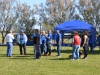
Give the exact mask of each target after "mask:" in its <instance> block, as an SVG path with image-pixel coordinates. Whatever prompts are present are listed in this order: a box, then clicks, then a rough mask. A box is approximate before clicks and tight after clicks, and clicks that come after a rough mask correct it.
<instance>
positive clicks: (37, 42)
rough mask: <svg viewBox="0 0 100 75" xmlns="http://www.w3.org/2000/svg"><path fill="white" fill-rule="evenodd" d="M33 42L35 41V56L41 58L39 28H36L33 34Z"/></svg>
mask: <svg viewBox="0 0 100 75" xmlns="http://www.w3.org/2000/svg"><path fill="white" fill-rule="evenodd" d="M32 37H33V43H34V54H35V55H34V58H35V59H39V57H40V34H39V30H38V29H35V33H34V34H33V36H32Z"/></svg>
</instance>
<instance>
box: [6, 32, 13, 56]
mask: <svg viewBox="0 0 100 75" xmlns="http://www.w3.org/2000/svg"><path fill="white" fill-rule="evenodd" d="M13 39H14V36H13V34H12V31H10V32H9V33H8V34H7V35H6V43H7V57H11V56H12V49H13Z"/></svg>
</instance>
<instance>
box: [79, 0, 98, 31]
mask: <svg viewBox="0 0 100 75" xmlns="http://www.w3.org/2000/svg"><path fill="white" fill-rule="evenodd" d="M77 8H78V11H79V15H80V16H81V19H82V20H83V21H85V22H88V23H89V24H91V25H93V26H94V27H95V28H96V29H97V28H99V31H100V26H99V24H100V21H99V20H100V0H79V2H78V3H77Z"/></svg>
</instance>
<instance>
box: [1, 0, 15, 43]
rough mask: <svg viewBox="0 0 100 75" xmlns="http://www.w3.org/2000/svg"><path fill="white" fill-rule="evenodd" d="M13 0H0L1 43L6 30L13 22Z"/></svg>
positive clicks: (9, 28)
mask: <svg viewBox="0 0 100 75" xmlns="http://www.w3.org/2000/svg"><path fill="white" fill-rule="evenodd" d="M14 3H15V0H0V28H1V34H2V43H4V39H5V36H6V34H7V33H8V31H10V30H11V29H12V27H13V25H14V22H15V15H14V14H13V5H14Z"/></svg>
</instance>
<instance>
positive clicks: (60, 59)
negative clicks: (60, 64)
mask: <svg viewBox="0 0 100 75" xmlns="http://www.w3.org/2000/svg"><path fill="white" fill-rule="evenodd" d="M50 60H70V58H55V59H50Z"/></svg>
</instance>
